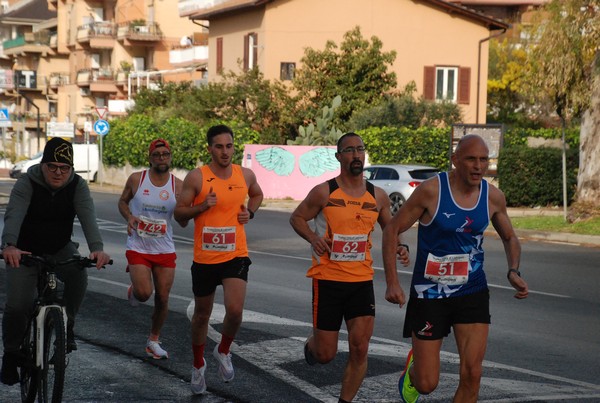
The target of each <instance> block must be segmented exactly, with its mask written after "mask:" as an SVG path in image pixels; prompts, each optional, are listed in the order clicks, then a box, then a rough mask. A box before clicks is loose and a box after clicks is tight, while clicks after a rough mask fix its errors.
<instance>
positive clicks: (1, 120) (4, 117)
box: [0, 108, 12, 127]
mask: <svg viewBox="0 0 600 403" xmlns="http://www.w3.org/2000/svg"><path fill="white" fill-rule="evenodd" d="M11 126H12V123H11V121H10V116H9V115H8V108H0V127H11Z"/></svg>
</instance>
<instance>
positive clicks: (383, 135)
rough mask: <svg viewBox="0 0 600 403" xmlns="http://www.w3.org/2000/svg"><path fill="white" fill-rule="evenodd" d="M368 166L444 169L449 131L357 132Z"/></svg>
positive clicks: (387, 129) (382, 129) (396, 129)
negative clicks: (401, 165)
mask: <svg viewBox="0 0 600 403" xmlns="http://www.w3.org/2000/svg"><path fill="white" fill-rule="evenodd" d="M357 134H359V135H360V136H361V137H362V138H363V141H364V142H365V146H366V147H367V150H368V152H369V162H370V163H371V164H424V165H431V166H434V167H436V168H439V169H447V168H448V147H449V144H450V129H437V128H431V127H420V128H418V129H409V128H406V127H371V128H368V129H364V130H360V131H358V132H357Z"/></svg>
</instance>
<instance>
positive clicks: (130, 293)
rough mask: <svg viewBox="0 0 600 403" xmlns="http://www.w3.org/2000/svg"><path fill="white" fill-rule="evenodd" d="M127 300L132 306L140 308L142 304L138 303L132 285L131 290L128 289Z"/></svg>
mask: <svg viewBox="0 0 600 403" xmlns="http://www.w3.org/2000/svg"><path fill="white" fill-rule="evenodd" d="M127 299H128V300H129V305H131V306H138V305H139V304H140V301H138V300H137V298H136V297H135V295H133V285H132V284H130V285H129V288H128V289H127Z"/></svg>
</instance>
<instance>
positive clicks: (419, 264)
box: [383, 135, 528, 403]
mask: <svg viewBox="0 0 600 403" xmlns="http://www.w3.org/2000/svg"><path fill="white" fill-rule="evenodd" d="M488 155H489V150H488V148H487V146H486V144H485V142H484V141H483V139H482V138H481V137H479V136H476V135H466V136H464V137H463V138H462V139H461V140H460V141H459V142H458V145H457V146H456V150H455V152H454V154H453V155H452V163H453V164H454V167H455V169H454V170H452V171H450V172H448V173H442V174H440V175H438V176H437V177H435V178H431V179H429V180H427V181H425V182H424V183H422V184H421V185H420V186H419V187H418V188H417V189H415V191H414V193H413V195H412V196H411V197H410V198H409V199H408V200H407V201H406V203H404V205H403V206H402V208H401V209H400V211H398V213H397V214H396V215H395V216H394V217H393V218H392V221H391V222H390V223H389V224H388V225H387V226H386V227H385V229H384V231H383V263H384V268H385V274H386V282H387V290H386V295H385V298H386V300H387V301H389V302H391V303H395V304H399V305H400V307H402V306H403V305H404V304H405V302H406V297H405V295H404V291H403V290H402V288H401V287H400V283H399V281H398V274H397V272H396V257H395V245H397V239H398V234H400V233H402V232H404V231H406V230H408V229H409V228H410V227H411V226H412V225H413V224H414V223H415V222H416V221H417V220H418V221H419V235H418V245H417V255H416V256H417V257H416V261H415V268H414V274H413V279H412V284H411V287H410V299H409V301H408V305H407V308H406V318H405V321H404V337H411V338H412V349H411V351H410V352H409V354H408V357H407V360H406V365H405V368H404V371H403V372H402V374H401V376H400V380H399V382H398V388H399V392H400V397H401V401H403V402H416V401H417V400H418V398H419V395H420V394H428V393H431V392H433V391H434V390H435V389H436V387H437V385H438V382H439V377H440V350H441V347H442V341H443V339H444V337H446V336H448V335H449V334H450V331H451V330H452V331H454V336H455V339H456V344H457V347H458V353H459V356H460V363H461V365H460V381H459V385H458V389H457V390H456V393H455V395H454V402H461V403H463V402H464V403H467V402H476V401H477V398H478V396H479V386H480V382H481V374H482V363H483V359H484V356H485V350H486V345H487V338H488V332H489V325H490V310H489V292H488V287H487V281H486V278H485V273H484V271H483V260H484V259H483V256H484V254H483V232H484V231H485V229H486V227H487V225H488V223H489V221H490V220H491V222H492V225H493V226H494V228H495V229H496V231H497V232H498V234H499V235H500V239H501V240H502V243H503V244H504V250H505V253H506V258H507V263H508V273H507V277H508V281H509V282H510V284H511V286H512V287H513V288H514V289H515V290H517V293H516V294H515V298H518V299H523V298H526V297H527V295H528V287H527V283H526V282H525V281H524V280H523V279H522V278H521V276H520V273H519V271H518V269H519V261H520V257H521V246H520V244H519V240H518V239H517V237H516V235H515V232H514V230H513V227H512V224H511V222H510V219H509V217H508V214H507V211H506V199H505V198H504V194H503V193H502V192H501V191H500V190H499V189H498V188H496V187H495V186H493V185H492V184H489V183H488V182H487V181H485V180H484V179H483V175H484V174H485V172H486V170H487V168H488V163H489V157H488Z"/></svg>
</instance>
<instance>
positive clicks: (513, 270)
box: [506, 269, 521, 278]
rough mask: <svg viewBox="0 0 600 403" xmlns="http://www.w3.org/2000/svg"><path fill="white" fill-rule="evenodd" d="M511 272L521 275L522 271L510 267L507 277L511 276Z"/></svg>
mask: <svg viewBox="0 0 600 403" xmlns="http://www.w3.org/2000/svg"><path fill="white" fill-rule="evenodd" d="M510 273H516V274H517V276H519V277H521V272H520V271H519V270H517V269H508V273H506V278H510Z"/></svg>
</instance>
